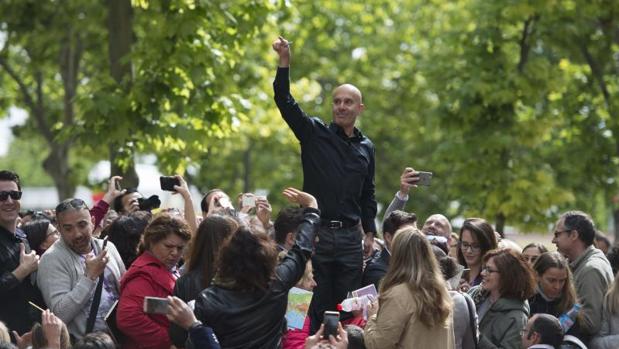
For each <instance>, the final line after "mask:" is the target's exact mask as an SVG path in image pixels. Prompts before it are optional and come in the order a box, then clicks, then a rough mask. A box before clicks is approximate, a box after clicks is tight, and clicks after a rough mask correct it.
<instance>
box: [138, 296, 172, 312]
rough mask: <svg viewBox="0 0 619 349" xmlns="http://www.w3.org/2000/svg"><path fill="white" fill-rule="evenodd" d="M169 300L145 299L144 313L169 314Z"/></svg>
mask: <svg viewBox="0 0 619 349" xmlns="http://www.w3.org/2000/svg"><path fill="white" fill-rule="evenodd" d="M169 303H170V301H168V299H167V298H159V297H144V312H145V313H147V314H167V313H168V304H169Z"/></svg>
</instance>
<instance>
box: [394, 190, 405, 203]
mask: <svg viewBox="0 0 619 349" xmlns="http://www.w3.org/2000/svg"><path fill="white" fill-rule="evenodd" d="M395 197H396V198H397V199H398V200H400V201H408V194H406V195H404V196H402V195H400V191H399V190H398V191H396V192H395Z"/></svg>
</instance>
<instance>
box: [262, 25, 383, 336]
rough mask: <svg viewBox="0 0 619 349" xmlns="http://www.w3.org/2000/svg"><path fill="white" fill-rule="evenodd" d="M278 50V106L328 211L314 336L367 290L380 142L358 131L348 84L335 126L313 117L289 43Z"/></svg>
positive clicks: (336, 98)
mask: <svg viewBox="0 0 619 349" xmlns="http://www.w3.org/2000/svg"><path fill="white" fill-rule="evenodd" d="M273 49H274V50H275V51H276V52H277V54H278V55H279V68H278V69H277V75H276V77H275V81H274V83H273V89H274V92H275V102H276V103H277V107H278V108H279V111H280V112H281V114H282V117H283V118H284V120H285V121H286V123H287V124H288V126H289V127H290V129H291V130H292V131H293V132H294V134H295V136H296V137H297V139H298V140H299V142H300V143H301V160H302V164H303V181H304V182H303V190H304V191H305V192H308V193H310V194H312V195H313V196H315V197H316V199H317V200H318V206H319V208H320V211H321V212H322V217H321V218H322V224H321V228H320V230H319V232H318V237H319V242H318V243H317V245H316V254H315V255H314V257H313V258H312V265H313V267H314V275H315V277H316V282H317V284H318V286H317V287H316V288H315V289H314V297H313V299H312V303H311V305H310V311H309V312H310V318H311V330H310V331H311V333H314V332H315V331H316V330H318V327H319V326H320V323H321V322H322V315H323V313H324V311H325V310H335V308H336V305H337V304H338V303H340V302H341V301H342V300H343V299H344V298H345V297H346V295H347V293H348V292H350V291H353V290H355V289H357V288H359V287H360V286H361V277H362V268H363V247H364V245H365V248H366V249H371V247H372V245H373V243H374V234H375V232H376V226H375V223H374V218H375V217H376V200H375V198H374V191H375V187H374V168H375V163H374V162H375V161H374V144H372V142H371V141H370V139H369V138H367V137H365V136H364V135H363V134H362V133H361V132H360V131H359V130H358V129H357V128H356V127H355V122H356V120H357V117H359V115H360V114H361V112H362V111H363V109H364V105H363V102H362V96H361V92H360V91H359V89H357V88H356V87H355V86H353V85H350V84H344V85H340V86H339V87H337V88H336V89H335V90H334V91H333V107H332V111H333V122H332V123H330V124H329V125H327V124H325V123H324V122H323V121H322V120H320V119H319V118H313V117H309V116H307V115H306V114H305V113H304V112H303V110H302V109H301V108H300V107H299V105H298V104H297V103H296V102H295V100H294V98H293V97H292V95H291V94H290V81H289V65H290V47H289V43H288V41H287V40H285V39H284V38H282V37H280V38H279V39H278V40H276V41H275V42H274V43H273ZM363 233H365V238H364V241H363V243H362V241H361V240H362V236H363Z"/></svg>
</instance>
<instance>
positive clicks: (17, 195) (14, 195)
mask: <svg viewBox="0 0 619 349" xmlns="http://www.w3.org/2000/svg"><path fill="white" fill-rule="evenodd" d="M9 196H10V197H11V199H13V200H19V199H21V191H17V190H11V191H0V201H5V200H7V199H8V198H9Z"/></svg>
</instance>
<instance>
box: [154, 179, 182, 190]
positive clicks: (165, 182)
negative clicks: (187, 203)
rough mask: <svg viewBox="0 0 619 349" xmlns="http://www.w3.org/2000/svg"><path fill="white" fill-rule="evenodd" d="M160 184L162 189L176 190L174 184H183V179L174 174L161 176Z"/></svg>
mask: <svg viewBox="0 0 619 349" xmlns="http://www.w3.org/2000/svg"><path fill="white" fill-rule="evenodd" d="M159 184H161V190H165V191H176V190H174V186H175V185H178V186H180V185H181V181H180V180H179V179H178V178H176V177H174V176H161V177H159Z"/></svg>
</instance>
